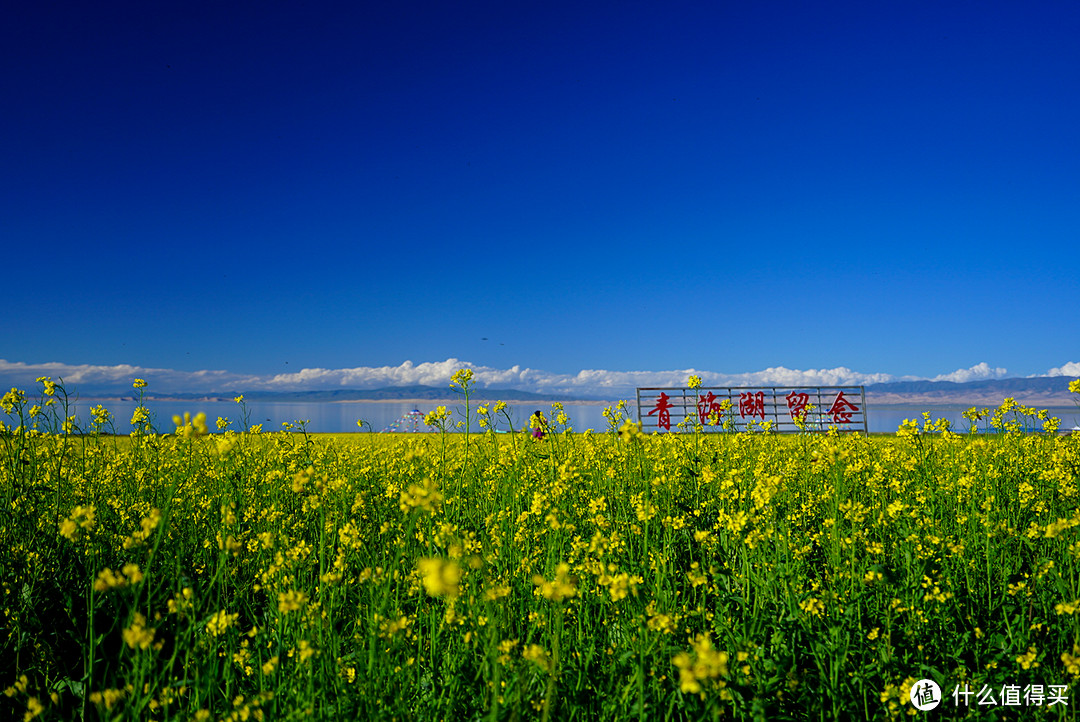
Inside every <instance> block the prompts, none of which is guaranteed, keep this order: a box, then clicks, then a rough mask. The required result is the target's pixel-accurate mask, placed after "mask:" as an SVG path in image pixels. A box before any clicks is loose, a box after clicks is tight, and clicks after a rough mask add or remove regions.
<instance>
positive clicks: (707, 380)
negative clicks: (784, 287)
mask: <svg viewBox="0 0 1080 722" xmlns="http://www.w3.org/2000/svg"><path fill="white" fill-rule="evenodd" d="M466 367H467V368H471V369H473V371H474V372H475V374H476V375H475V383H476V384H477V386H478V387H480V388H495V389H517V390H522V391H533V392H537V393H544V394H566V395H569V396H597V397H602V398H608V399H612V398H630V397H632V396H633V394H634V389H635V388H636V387H644V386H682V385H683V384H685V383H686V379H687V378H688V377H689V376H690V375H692V374H695V375H698V376H700V377H701V378H702V381H703V383H704V385H706V386H774V385H775V386H818V385H821V386H826V385H870V384H875V383H887V382H890V381H913V380H921V379H920V377H916V376H894V375H892V374H887V373H866V372H861V371H854V370H852V369H849V368H847V367H845V366H838V367H836V368H832V369H789V368H785V367H783V366H774V367H770V368H767V369H763V370H761V371H752V372H746V373H734V374H728V373H721V372H717V371H704V370H700V369H678V370H669V371H609V370H605V369H583V370H581V371H578V372H577V373H573V374H560V373H553V372H550V371H544V370H542V369H533V368H528V367H522V366H511V367H510V368H494V367H490V366H480V365H476V364H471V363H469V362H467V361H461V360H459V359H456V358H449V359H446V360H445V361H429V362H423V363H413V362H412V361H405V362H404V363H402V364H399V365H397V366H358V367H355V368H344V369H325V368H305V369H301V370H299V371H296V372H293V373H286V374H272V375H252V374H239V373H234V372H231V371H221V370H199V371H179V370H176V369H163V368H147V367H142V366H132V365H129V364H118V365H115V366H99V365H89V364H65V363H58V362H50V363H41V364H27V363H22V362H11V361H4V360H2V359H0V388H10V387H12V386H17V387H19V388H22V389H25V390H27V391H30V390H31V389H33V388H34V387H35V383H34V379H35V378H37V377H38V376H52V377H53V378H59V377H63V379H64V382H65V383H66V384H67V386H68V387H69V389H73V390H74V391H77V392H78V393H80V394H82V395H83V396H91V395H106V394H107V395H113V394H117V395H125V396H130V395H133V394H134V391H133V389H132V387H131V383H132V381H133V380H134V379H136V378H142V379H146V380H147V381H148V382H149V387H148V388H147V392H149V393H151V394H155V393H156V394H163V393H165V394H167V393H236V392H253V391H270V390H273V391H309V390H318V389H374V388H384V387H387V386H413V385H424V386H434V387H436V388H445V389H447V390H448V391H449V383H450V376H451V375H452V374H453V373H454V372H455V371H457V370H458V369H460V368H466ZM1005 375H1006V370H1005V369H1003V368H993V367H991V366H990V365H989V364H987V363H985V362H983V363H978V364H976V365H974V366H972V367H970V368H967V369H958V370H956V371H953V372H952V373H948V374H941V375H939V376H935V377H934V378H932V379H930V380H931V381H958V382H964V381H976V380H984V379H998V378H1004V377H1005ZM1047 375H1049V376H1080V363H1076V362H1070V363H1067V364H1065V365H1064V366H1061V367H1060V368H1056V369H1051V370H1050V371H1049V373H1048V374H1047Z"/></svg>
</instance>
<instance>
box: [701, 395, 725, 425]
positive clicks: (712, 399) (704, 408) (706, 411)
mask: <svg viewBox="0 0 1080 722" xmlns="http://www.w3.org/2000/svg"><path fill="white" fill-rule="evenodd" d="M720 411H721V410H720V399H719V398H717V396H716V394H714V393H713V392H712V391H710V392H709V393H707V394H705V395H704V396H698V402H697V415H698V421H700V422H701V423H702V424H708V423H710V422H711V423H717V422H718V421H719V420H720Z"/></svg>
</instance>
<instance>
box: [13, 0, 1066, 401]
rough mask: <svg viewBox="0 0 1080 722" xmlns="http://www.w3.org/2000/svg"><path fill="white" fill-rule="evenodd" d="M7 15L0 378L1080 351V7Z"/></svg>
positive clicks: (583, 376) (239, 375) (288, 9)
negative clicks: (47, 372)
mask: <svg viewBox="0 0 1080 722" xmlns="http://www.w3.org/2000/svg"><path fill="white" fill-rule="evenodd" d="M0 35H2V38H0V40H2V42H0V59H2V61H3V66H4V67H5V68H8V69H9V72H7V73H5V74H4V75H3V77H2V78H0V92H2V94H0V97H2V98H3V99H4V106H5V110H4V112H3V113H0V133H2V134H3V137H4V139H5V142H4V143H3V144H2V145H0V167H3V168H4V169H5V172H4V173H3V174H0V204H2V209H0V211H2V212H0V237H2V238H3V239H4V240H3V244H2V245H3V247H4V249H5V250H4V254H3V257H4V261H5V268H6V271H7V272H6V274H5V275H6V279H7V283H6V284H5V285H4V291H3V296H2V298H3V303H4V313H3V314H2V315H0V338H3V339H4V340H3V343H2V345H0V359H3V361H2V362H0V377H2V379H0V380H5V381H6V380H7V379H9V378H10V379H14V380H13V381H12V383H16V384H21V385H24V386H25V385H28V384H30V383H32V381H33V374H39V373H40V372H41V371H42V370H43V369H46V370H51V371H53V372H62V373H67V375H68V378H77V379H79V380H80V381H82V382H83V383H86V384H89V385H92V384H93V383H96V382H97V381H100V380H102V379H105V378H113V377H115V378H120V377H122V376H124V375H125V374H127V375H128V376H130V375H133V374H136V373H141V374H143V375H154V374H156V377H157V378H159V379H161V380H162V383H166V380H168V381H167V383H171V384H173V385H175V386H187V387H190V388H191V390H207V389H209V387H211V386H214V385H215V384H218V385H225V386H235V385H237V384H243V383H247V384H249V385H251V386H259V385H264V386H265V385H272V386H275V385H276V386H277V387H285V386H288V387H295V388H309V387H318V386H321V385H352V386H361V387H362V386H372V385H379V384H382V383H384V382H387V383H407V382H416V381H420V382H425V381H428V380H434V382H438V379H436V378H435V377H436V376H437V375H438V374H442V373H443V371H444V369H445V368H449V367H451V366H456V365H473V366H475V367H476V368H478V369H480V370H483V371H484V372H485V374H486V375H485V374H481V376H480V377H481V380H482V381H483V382H484V383H490V384H492V385H496V384H497V385H501V386H516V387H519V388H539V386H538V385H537V384H541V382H540V381H538V380H537V379H541V378H546V379H562V380H563V381H561V382H560V383H563V382H565V383H569V384H570V385H571V386H574V387H575V388H577V389H578V390H580V391H582V392H586V391H591V390H594V389H595V388H602V387H603V385H604V383H607V382H610V383H615V382H614V381H612V379H620V381H619V383H621V384H624V385H625V383H626V382H627V380H628V379H630V380H633V379H638V380H642V379H646V378H647V379H650V380H656V379H659V378H661V377H663V378H667V375H671V376H672V377H673V378H674V377H675V376H679V375H681V374H682V373H683V372H685V371H690V370H693V371H697V372H699V373H701V372H703V373H705V374H711V376H706V380H707V381H708V380H709V379H710V378H712V379H714V380H718V381H719V380H725V379H726V380H730V379H756V380H760V381H768V380H770V379H771V378H773V377H783V376H784V373H788V374H789V375H790V374H795V375H796V376H794V377H792V378H795V377H798V378H802V379H810V380H813V379H818V378H820V379H821V380H822V381H823V382H825V381H828V380H829V379H832V378H840V377H844V372H847V373H848V376H847V377H844V378H843V380H845V381H859V380H865V379H882V380H887V379H894V378H907V377H918V378H954V379H957V380H962V379H963V378H986V377H993V376H1004V375H1008V376H1028V375H1041V374H1048V373H1050V374H1062V375H1070V374H1072V375H1077V374H1080V348H1078V343H1077V342H1078V340H1080V315H1078V314H1077V313H1076V311H1075V308H1076V306H1077V301H1078V300H1080V275H1078V272H1077V253H1076V249H1077V235H1078V230H1077V229H1078V228H1080V175H1078V174H1077V173H1076V167H1077V166H1076V163H1077V158H1078V157H1080V134H1078V133H1077V132H1076V128H1078V127H1080V96H1078V94H1077V93H1076V92H1075V89H1076V88H1077V87H1080V44H1078V43H1077V42H1076V38H1077V37H1080V6H1078V5H1076V4H1075V3H1067V2H1047V3H1034V4H1020V3H1005V2H978V3H976V2H970V3H968V2H949V3H899V2H881V3H865V2H859V3H855V2H850V3H849V2H837V3H813V4H811V3H789V2H754V3H734V2H725V3H711V4H709V3H679V2H675V3H665V4H663V5H661V4H657V3H634V2H619V3H614V2H612V3H607V2H597V3H587V4H580V3H573V4H571V3H560V2H549V3H543V4H540V3H471V2H464V3H453V4H451V3H426V2H425V3H416V2H401V3H317V4H307V3H305V4H301V3H296V2H281V3H273V2H270V3H199V2H194V3H184V4H172V5H167V6H161V5H147V4H136V3H128V4H115V5H112V6H111V7H96V6H85V5H84V6H78V5H76V4H74V3H71V4H64V5H48V4H45V3H22V4H20V5H19V6H16V7H14V8H12V9H10V10H8V11H7V15H6V19H5V23H4V27H3V28H2V29H0ZM406 362H408V363H407V364H406ZM50 364H51V365H50ZM94 369H96V370H94ZM304 369H308V370H309V372H308V373H306V374H303V373H301V372H302V371H303V370H304ZM418 369H423V372H421V371H418ZM777 369H783V371H777ZM635 372H643V373H645V372H648V373H647V374H646V376H634V373H635ZM604 374H608V375H607V376H605V375H604ZM770 374H771V376H770ZM51 375H60V373H52V374H51ZM448 375H449V374H448V373H447V374H446V376H448ZM23 378H28V381H20V379H23ZM275 379H277V380H276V381H275ZM575 379H577V380H578V381H574V380H575ZM95 380H97V381H95ZM567 380H569V381H567ZM776 380H777V381H779V380H780V379H779V378H777V379H776ZM830 382H831V381H830ZM553 383H554V382H553ZM541 385H542V384H541ZM175 390H183V389H180V388H176V389H175Z"/></svg>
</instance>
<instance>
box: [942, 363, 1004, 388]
mask: <svg viewBox="0 0 1080 722" xmlns="http://www.w3.org/2000/svg"><path fill="white" fill-rule="evenodd" d="M1007 373H1008V372H1007V371H1006V370H1005V369H1003V368H991V367H990V364H988V363H986V362H985V361H983V362H982V363H977V364H975V365H974V366H972V367H971V368H967V369H957V370H956V371H953V372H952V373H951V374H941V375H940V376H935V377H934V378H932V379H930V380H931V381H955V382H956V383H960V384H962V383H964V382H966V381H985V380H987V379H1003V378H1005V376H1006V374H1007Z"/></svg>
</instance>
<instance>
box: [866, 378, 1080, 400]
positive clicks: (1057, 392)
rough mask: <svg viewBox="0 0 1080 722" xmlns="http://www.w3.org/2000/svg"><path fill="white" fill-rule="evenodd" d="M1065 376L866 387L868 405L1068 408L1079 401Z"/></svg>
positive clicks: (917, 382)
mask: <svg viewBox="0 0 1080 722" xmlns="http://www.w3.org/2000/svg"><path fill="white" fill-rule="evenodd" d="M1071 380H1072V379H1071V378H1070V377H1068V376H1040V377H1037V378H1030V379H992V380H985V381H967V382H964V383H958V382H955V381H894V382H892V383H886V384H873V385H871V386H867V387H866V401H867V403H871V404H911V403H933V404H961V405H979V406H990V405H993V406H997V405H998V404H1000V403H1001V401H1002V399H1004V398H1006V397H1008V396H1011V397H1013V398H1014V399H1016V400H1017V401H1018V402H1020V403H1022V404H1026V405H1028V406H1071V405H1072V404H1073V402H1074V401H1076V400H1080V397H1078V396H1077V395H1076V394H1071V393H1069V381H1071Z"/></svg>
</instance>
